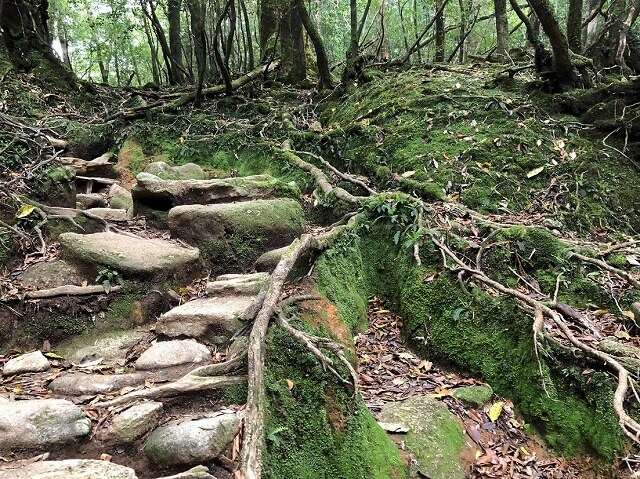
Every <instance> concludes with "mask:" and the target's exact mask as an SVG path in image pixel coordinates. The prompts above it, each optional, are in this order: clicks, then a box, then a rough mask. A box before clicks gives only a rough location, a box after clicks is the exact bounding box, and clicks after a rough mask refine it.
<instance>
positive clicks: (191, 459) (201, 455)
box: [144, 412, 240, 466]
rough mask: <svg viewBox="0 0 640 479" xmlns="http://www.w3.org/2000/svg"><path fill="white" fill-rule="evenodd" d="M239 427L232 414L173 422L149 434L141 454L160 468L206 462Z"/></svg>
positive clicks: (225, 443)
mask: <svg viewBox="0 0 640 479" xmlns="http://www.w3.org/2000/svg"><path fill="white" fill-rule="evenodd" d="M239 428H240V419H239V418H238V415H237V414H236V413H235V412H227V413H223V414H220V415H218V416H215V417H212V418H206V419H198V420H195V421H184V420H183V421H174V422H171V423H168V424H166V425H164V426H160V427H159V428H157V429H155V430H154V431H153V432H152V433H151V434H150V435H149V438H148V439H147V441H146V442H145V445H144V453H145V455H146V456H147V457H148V458H149V459H150V460H151V461H152V463H154V464H158V465H160V466H174V465H189V466H190V465H194V464H201V463H204V462H209V461H211V460H213V459H215V458H216V457H217V456H218V455H219V454H220V453H221V452H222V451H223V450H224V449H225V448H226V447H227V445H229V443H230V442H231V441H233V438H234V437H235V436H236V434H237V433H238V430H239Z"/></svg>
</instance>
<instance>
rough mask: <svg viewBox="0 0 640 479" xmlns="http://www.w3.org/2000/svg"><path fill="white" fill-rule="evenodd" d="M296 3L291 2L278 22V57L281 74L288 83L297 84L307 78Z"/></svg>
mask: <svg viewBox="0 0 640 479" xmlns="http://www.w3.org/2000/svg"><path fill="white" fill-rule="evenodd" d="M297 5H298V3H297V1H296V0H291V2H290V3H289V5H288V7H289V8H287V9H286V10H285V12H284V15H283V16H282V21H281V22H280V56H281V57H282V74H283V76H284V79H285V81H286V82H288V83H292V84H295V83H299V82H301V81H302V80H304V79H305V78H306V77H307V60H306V56H305V51H304V36H303V26H302V19H301V18H300V14H299V13H298V8H297Z"/></svg>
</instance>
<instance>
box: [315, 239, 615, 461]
mask: <svg viewBox="0 0 640 479" xmlns="http://www.w3.org/2000/svg"><path fill="white" fill-rule="evenodd" d="M506 234H507V236H509V237H511V238H512V240H513V241H514V242H515V241H521V242H522V243H523V244H522V245H521V247H522V248H523V251H525V252H529V253H531V252H532V251H533V249H532V248H533V246H534V245H536V246H537V245H540V244H542V245H543V247H542V248H540V250H539V253H538V254H537V255H536V254H534V255H533V256H532V257H531V262H532V265H534V264H535V265H537V266H538V267H547V268H549V263H550V262H551V261H552V260H553V258H556V257H557V256H558V254H559V252H561V248H562V244H558V242H557V241H555V240H554V241H551V239H552V238H549V236H547V235H548V234H547V233H545V232H535V233H534V232H533V231H532V230H529V229H520V230H518V229H515V230H514V229H510V230H507V233H506ZM534 240H535V241H534ZM516 248H519V246H516ZM537 249H538V248H536V250H537ZM503 254H504V253H503ZM527 257H528V256H527ZM436 261H437V260H434V261H432V262H431V266H429V263H425V264H426V265H427V266H424V267H417V266H416V265H415V264H414V262H413V260H412V257H411V255H410V254H409V253H405V254H403V253H398V251H397V250H394V248H392V247H391V243H390V242H389V239H388V238H386V234H385V233H384V232H383V231H382V229H381V228H376V229H374V230H372V231H371V232H370V233H369V234H363V233H362V232H361V237H360V238H357V239H355V240H354V241H353V242H352V243H351V244H350V247H349V248H346V249H345V248H342V249H339V250H330V251H329V252H328V253H326V254H325V255H324V257H322V258H320V260H319V261H318V263H317V265H318V266H317V268H316V271H315V278H316V280H317V281H318V283H319V286H320V288H321V289H322V290H323V291H325V292H326V293H327V295H328V296H329V297H330V298H332V299H334V300H335V301H336V304H337V305H338V307H339V308H341V312H342V314H343V315H344V317H345V319H346V320H348V321H349V320H351V321H353V318H360V316H359V315H360V314H361V313H360V311H359V309H358V308H357V307H354V305H355V304H360V305H365V304H366V303H365V301H366V298H367V297H368V296H369V295H372V294H376V295H379V296H382V297H385V298H387V299H389V300H390V301H391V302H392V304H394V305H395V308H396V309H397V310H398V312H399V313H400V314H401V315H402V316H403V318H404V321H405V322H404V331H405V335H406V337H407V339H408V341H409V342H410V344H411V345H412V346H413V347H414V348H415V349H416V350H417V351H418V352H419V353H420V354H421V355H425V356H426V357H429V358H431V359H437V360H439V361H441V362H444V363H450V364H452V365H455V366H456V367H460V368H463V369H465V370H467V371H469V372H470V373H471V374H474V375H477V376H478V377H479V378H482V379H483V380H485V381H487V382H489V383H490V384H491V385H492V387H493V388H494V390H495V391H496V392H497V393H498V394H501V395H504V396H507V397H509V398H511V399H512V400H513V401H514V404H515V405H516V407H517V409H518V410H519V411H520V412H521V413H522V414H523V415H524V417H525V418H526V419H527V420H528V421H530V422H531V423H532V424H533V425H534V426H535V427H536V429H537V431H538V432H539V433H540V434H541V436H542V437H543V438H544V439H545V440H546V441H547V442H548V443H549V444H551V445H552V446H554V447H555V448H557V449H558V450H560V451H561V452H563V453H565V454H568V455H575V454H579V453H584V452H587V453H596V454H597V455H599V456H600V457H602V458H605V459H606V460H609V461H610V460H612V459H613V458H614V456H615V454H616V452H619V451H621V448H622V442H623V436H622V433H621V431H620V428H619V427H618V425H617V421H616V418H615V415H614V414H613V411H612V408H611V399H612V395H613V390H614V383H613V381H612V380H611V379H608V378H607V377H606V376H605V375H603V374H595V375H590V376H585V375H583V374H581V373H582V368H581V367H580V365H579V364H578V365H576V362H575V361H576V360H575V358H573V357H563V356H562V353H560V352H554V355H553V356H548V357H547V356H544V355H543V357H542V359H541V367H542V371H543V373H544V376H543V377H540V373H539V368H538V363H537V361H536V357H535V354H534V349H533V343H532V335H531V318H530V317H529V316H528V315H526V314H523V313H522V311H521V310H520V309H519V308H518V307H517V305H516V304H515V303H514V301H512V300H509V299H501V298H494V297H493V296H490V295H488V294H486V293H484V292H482V291H481V290H479V289H477V288H476V289H473V290H472V294H471V296H467V295H466V294H465V293H464V292H463V291H462V290H460V289H459V287H458V284H457V281H456V278H455V276H454V275H450V274H449V273H441V274H440V275H439V276H438V275H436V276H435V278H434V276H433V269H432V268H433V265H437V264H438V263H437V262H436ZM505 265H506V263H505ZM424 278H430V280H429V281H427V282H425V281H424ZM553 278H554V282H555V276H553ZM585 281H588V280H585ZM588 284H589V286H591V285H593V283H591V282H589V283H588ZM582 286H584V284H583V285H582ZM577 293H578V288H575V287H574V288H573V289H572V290H571V294H573V295H575V294H577ZM572 304H573V303H572ZM547 393H548V394H549V396H547Z"/></svg>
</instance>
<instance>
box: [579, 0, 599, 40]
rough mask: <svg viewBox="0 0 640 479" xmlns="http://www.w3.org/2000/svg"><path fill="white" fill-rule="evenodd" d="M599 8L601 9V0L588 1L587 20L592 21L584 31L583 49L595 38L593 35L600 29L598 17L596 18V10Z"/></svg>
mask: <svg viewBox="0 0 640 479" xmlns="http://www.w3.org/2000/svg"><path fill="white" fill-rule="evenodd" d="M599 7H600V1H599V0H587V12H586V18H587V19H589V18H591V20H590V21H589V22H588V23H587V24H586V25H585V26H584V27H583V29H582V45H583V47H584V45H587V44H588V43H589V42H590V41H591V39H592V38H593V35H594V34H595V33H596V29H597V28H598V15H595V16H594V13H596V9H598V8H599ZM592 17H593V18H592Z"/></svg>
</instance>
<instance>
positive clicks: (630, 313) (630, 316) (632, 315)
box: [622, 311, 636, 321]
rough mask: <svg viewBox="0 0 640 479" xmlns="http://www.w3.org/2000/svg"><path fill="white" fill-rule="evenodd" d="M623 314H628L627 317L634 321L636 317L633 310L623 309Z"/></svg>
mask: <svg viewBox="0 0 640 479" xmlns="http://www.w3.org/2000/svg"><path fill="white" fill-rule="evenodd" d="M622 315H623V316H626V317H627V318H629V319H630V320H631V321H633V320H634V319H636V315H635V314H633V312H632V311H623V312H622Z"/></svg>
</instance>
